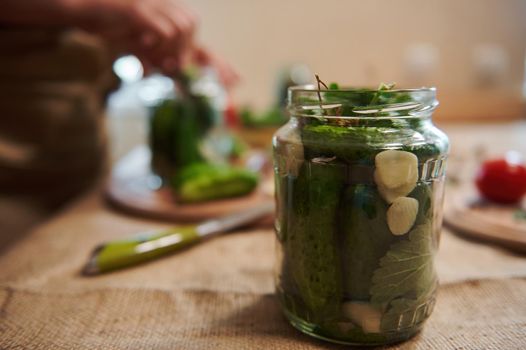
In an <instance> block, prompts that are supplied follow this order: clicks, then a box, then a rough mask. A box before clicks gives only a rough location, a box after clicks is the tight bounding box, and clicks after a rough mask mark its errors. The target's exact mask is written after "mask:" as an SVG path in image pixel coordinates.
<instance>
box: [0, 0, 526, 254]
mask: <svg viewBox="0 0 526 350" xmlns="http://www.w3.org/2000/svg"><path fill="white" fill-rule="evenodd" d="M187 3H188V5H190V6H191V7H192V8H193V9H194V10H195V12H196V13H197V14H198V16H199V17H200V25H199V31H198V33H197V35H198V37H199V41H200V42H202V43H203V44H204V46H207V47H209V48H210V49H211V50H212V51H214V52H216V53H217V54H219V55H220V56H222V57H223V58H224V59H225V60H226V61H228V62H229V63H230V64H231V65H232V66H233V67H234V68H235V69H236V70H237V72H238V73H239V75H240V76H241V81H240V83H239V84H238V85H237V86H236V87H235V88H234V89H233V90H232V98H231V100H230V103H233V104H234V106H235V107H236V109H238V111H241V110H242V108H243V106H249V107H250V108H251V110H252V112H253V114H256V115H257V114H265V113H267V112H268V111H271V112H272V108H274V107H275V106H276V105H277V104H279V102H280V97H279V96H280V94H281V93H282V92H283V91H284V90H283V86H284V85H285V83H287V82H288V83H298V82H301V83H305V82H308V81H309V80H310V81H312V80H313V78H314V77H313V74H314V73H316V74H319V76H320V77H321V78H322V79H323V80H324V81H325V82H327V83H329V82H333V81H336V82H338V83H340V85H349V86H364V87H365V86H368V87H377V86H378V85H379V84H380V83H381V82H396V84H397V86H398V87H402V88H403V87H421V86H436V87H437V90H438V100H439V101H440V106H439V108H438V110H437V111H436V112H435V114H434V119H435V122H436V123H437V124H438V126H439V127H441V128H442V129H444V130H445V131H446V132H447V133H448V135H449V136H450V138H451V144H452V149H453V152H454V153H455V152H457V154H463V153H470V152H471V153H476V152H479V153H484V152H486V153H491V154H496V155H498V154H503V153H504V152H505V151H507V150H508V149H515V150H518V151H520V152H523V154H526V137H525V135H526V123H525V122H524V121H522V122H518V121H519V120H521V119H524V117H525V114H526V113H525V108H524V107H525V100H526V75H525V65H526V1H524V0H479V1H468V0H428V1H418V0H398V1H386V0H384V1H381V0H369V1H363V0H362V1H357V0H325V1H306V0H287V1H278V0H266V1H243V0H222V1H212V0H192V1H190V0H188V1H187ZM39 35H40V34H39ZM39 35H37V36H36V37H37V39H38V40H40V39H39V38H40V36H39ZM43 37H44V39H45V40H48V39H46V37H45V35H43ZM13 38H14V39H13ZM13 38H11V39H10V40H13V42H11V43H10V42H9V40H7V41H6V40H5V38H4V37H1V38H0V44H2V45H3V46H1V47H0V49H2V48H3V49H5V52H2V51H1V50H0V54H2V55H3V54H4V53H5V57H7V58H6V59H3V61H2V64H1V65H0V75H2V77H7V78H6V81H9V79H11V72H12V71H15V70H14V69H12V68H11V67H12V66H16V67H18V68H19V70H18V72H17V73H20V72H23V73H24V74H25V72H26V71H27V72H29V73H27V76H28V77H33V78H34V77H36V79H35V81H37V83H36V84H35V85H34V86H29V85H28V84H25V83H23V82H22V81H21V80H20V79H19V80H15V81H14V82H11V83H9V84H11V85H9V87H8V88H7V89H4V90H3V93H2V96H1V101H0V102H1V105H0V107H1V108H2V109H3V110H4V111H7V112H5V113H15V112H13V111H18V110H17V109H16V108H19V106H22V107H23V108H22V109H21V110H23V113H22V114H23V118H27V119H23V118H22V117H20V118H18V117H16V116H15V118H13V120H15V121H16V122H15V123H11V124H10V125H9V123H8V122H6V123H4V126H6V125H7V127H6V129H5V130H0V141H2V142H3V144H2V143H1V142H0V146H2V145H3V148H2V149H0V158H2V156H3V157H4V158H6V159H7V161H8V164H10V163H9V162H15V161H16V162H19V161H20V162H22V163H23V161H25V158H27V159H29V160H31V157H32V155H33V153H35V154H36V155H40V153H38V152H36V151H35V152H33V151H32V150H33V147H36V148H35V149H37V148H38V147H40V146H42V144H45V146H46V147H47V148H43V149H44V150H45V151H46V152H47V151H50V152H48V153H47V154H48V155H53V154H54V153H53V152H55V153H57V154H60V157H62V158H60V157H56V158H53V159H48V158H45V157H43V159H44V160H45V162H43V163H42V164H45V165H46V166H47V167H48V168H47V170H46V171H48V170H49V169H52V170H60V169H59V168H57V167H55V166H54V165H53V164H67V165H71V164H72V163H73V162H75V161H79V163H82V161H84V162H85V161H86V159H88V158H82V157H79V155H78V154H77V153H76V152H77V151H76V150H75V148H67V147H66V148H65V147H64V143H63V140H62V138H61V137H62V136H61V137H58V136H57V135H63V134H64V133H65V134H67V135H69V136H70V138H71V139H72V140H70V142H73V141H75V142H77V144H78V145H77V146H78V147H84V146H85V145H88V146H89V147H91V148H93V149H95V151H93V152H92V155H94V156H93V162H94V163H97V162H98V161H99V160H100V158H102V157H98V156H97V154H99V153H97V152H99V149H101V150H102V149H103V148H104V147H105V144H104V142H105V141H104V140H105V138H104V137H101V138H100V140H99V139H97V140H96V142H94V141H93V140H92V139H91V138H92V137H93V136H90V135H91V134H90V132H91V133H92V134H97V135H98V133H96V131H97V130H98V127H99V125H97V124H89V126H90V127H91V128H93V130H91V129H90V130H87V129H86V127H85V126H83V125H82V124H78V125H69V124H68V123H67V122H68V120H70V119H75V120H76V121H77V122H78V121H79V120H81V119H82V118H78V117H79V116H85V117H86V119H87V117H90V118H91V117H93V116H95V115H97V114H103V113H104V111H103V106H101V105H99V104H97V103H94V101H93V98H92V97H93V96H92V94H93V95H94V94H100V92H101V91H103V89H102V88H99V86H98V85H99V83H100V82H99V81H95V80H96V79H95V78H97V77H98V75H101V76H103V75H104V74H103V73H107V72H102V70H103V69H104V65H103V64H102V63H101V62H103V61H104V59H102V58H101V57H99V56H98V55H99V53H98V52H99V51H100V50H99V49H98V44H97V43H95V42H94V41H93V40H91V39H89V38H88V39H87V38H86V36H82V35H81V37H80V39H82V40H77V39H79V36H78V35H73V36H71V40H70V38H69V37H66V38H65V39H61V40H62V41H61V44H62V45H63V46H64V47H65V48H64V49H62V48H59V49H57V50H56V52H55V51H53V52H52V54H53V55H56V56H57V57H58V58H59V59H62V60H63V61H64V62H65V63H60V61H59V60H58V59H57V61H56V62H55V61H50V62H51V65H50V66H51V68H50V71H51V73H49V72H48V71H45V72H40V71H39V70H42V66H40V65H39V64H36V63H38V62H41V61H42V60H46V59H47V56H45V55H42V56H38V57H36V58H38V59H40V60H41V61H38V60H34V59H33V57H31V56H30V55H29V54H27V55H26V56H24V59H19V58H18V57H17V56H16V55H15V56H13V57H14V58H13V57H8V56H9V54H10V51H9V50H11V49H10V48H11V47H18V45H19V44H20V42H19V40H18V39H17V37H16V36H14V37H13ZM30 39H31V38H30ZM73 39H75V40H73ZM31 40H33V39H31ZM28 42H29V41H28ZM78 42H81V43H82V44H81V45H78V44H77V43H78ZM29 44H31V42H29ZM20 45H21V47H23V45H22V44H20ZM28 46H30V45H28ZM94 48H97V50H95V49H94ZM24 52H25V51H22V50H20V52H19V53H24ZM28 52H29V51H28ZM94 52H95V53H94ZM2 55H0V56H2ZM53 57H55V56H53ZM35 62H36V63H35ZM57 62H59V63H57ZM48 63H49V62H48ZM20 67H21V68H20ZM101 67H102V68H101ZM81 68H82V69H81ZM113 69H114V71H115V73H116V74H117V75H118V76H120V77H121V83H120V86H119V89H118V90H116V91H114V92H113V93H112V94H111V95H110V96H109V98H108V100H107V106H106V111H105V114H106V117H107V118H105V119H104V123H105V124H106V125H105V126H106V127H107V131H106V134H107V143H108V146H109V147H108V150H109V153H110V161H109V162H108V163H109V165H111V164H115V162H116V161H117V160H119V159H121V157H123V156H124V155H126V154H127V153H128V152H129V151H130V150H132V149H133V148H134V147H136V146H137V145H141V144H146V143H147V138H148V135H147V133H148V127H147V126H148V121H147V118H148V109H147V105H148V103H149V102H148V101H150V102H151V101H153V100H155V99H156V98H158V97H159V96H162V95H163V94H164V93H166V92H167V91H169V90H170V89H171V88H172V86H173V82H172V81H171V79H168V78H166V77H163V76H160V75H155V76H153V77H148V78H146V79H141V78H142V75H143V73H142V68H141V66H140V64H139V63H138V61H137V60H136V59H134V58H133V57H125V58H121V59H119V60H117V61H116V62H115V64H114V65H113ZM55 70H56V71H55ZM81 70H82V71H81ZM48 73H49V74H51V75H53V77H52V78H53V79H54V78H56V77H58V78H59V79H58V80H57V81H58V82H59V84H55V83H56V81H52V80H49V77H47V76H46V74H48ZM20 74H21V76H22V75H23V74H22V73H20ZM68 75H69V76H76V78H75V79H71V80H69V79H70V77H69V76H68ZM65 77H66V78H65ZM92 78H93V79H92ZM17 79H18V78H17ZM40 79H41V80H42V81H43V83H42V81H41V80H40ZM45 79H48V80H45ZM60 79H62V80H60ZM92 80H93V81H92ZM77 83H79V84H77ZM54 84H55V85H54ZM68 84H71V85H68ZM100 85H103V86H104V88H105V89H106V86H107V85H111V84H106V83H105V82H104V84H102V83H100ZM33 87H35V91H37V93H36V92H34V91H33V90H31V89H33ZM114 87H115V86H114ZM15 88H16V89H15ZM28 91H29V92H28ZM42 91H44V93H43V94H42ZM85 91H87V92H85ZM84 92H85V93H84ZM38 94H41V95H43V96H44V97H45V98H43V99H42V101H40V100H36V99H34V98H33V97H32V96H36V95H38ZM83 94H84V95H85V96H84V95H83ZM48 95H49V96H51V97H49V96H48ZM13 96H14V97H13ZM27 96H30V98H29V99H28V98H27ZM39 96H40V95H39ZM47 99H55V100H56V102H53V103H52V104H49V105H48V104H47V101H48V100H47ZM28 100H30V101H31V103H27V101H28ZM55 100H54V101H55ZM13 101H14V102H13ZM15 102H16V103H15ZM37 102H38V103H37ZM6 106H7V107H6ZM9 107H11V108H13V109H11V110H9ZM48 107H49V110H50V111H51V113H48V114H49V115H48V114H45V113H44V112H42V111H46V110H47V108H48ZM34 111H36V112H34ZM55 112H56V113H55ZM38 113H41V114H42V115H39V118H34V117H35V115H38ZM46 113H47V112H46ZM13 116H14V114H13ZM17 118H18V119H17ZM46 118H47V119H46ZM48 119H49V120H48ZM57 120H58V122H57V123H56V124H57V125H59V127H57V129H56V130H57V132H61V133H63V134H60V133H57V134H53V129H46V128H45V127H43V126H41V124H40V123H42V125H45V122H49V121H54V122H56V121H57ZM97 121H99V119H97ZM24 123H26V124H24ZM60 123H62V124H60ZM496 123H498V125H499V126H498V128H500V130H501V132H500V135H503V134H504V135H507V140H506V142H495V146H494V147H492V149H485V150H480V149H479V148H478V146H479V142H480V141H481V140H485V141H487V140H491V139H492V138H494V137H495V136H494V133H493V132H494V130H495V128H496V126H495V125H496ZM30 124H31V125H32V126H33V129H34V131H35V133H34V134H32V135H30V136H31V137H32V138H31V139H25V138H21V140H22V141H21V142H20V145H22V146H24V144H25V143H28V144H29V146H30V147H28V148H27V150H28V151H27V152H26V147H25V146H24V147H21V148H20V149H21V150H22V151H20V150H18V149H17V148H16V147H14V148H13V147H11V143H10V142H11V141H12V140H11V139H12V138H13V135H15V136H16V133H17V132H20V134H21V135H22V136H23V137H26V136H27V135H26V134H27V133H24V132H23V131H24V129H26V126H24V125H30ZM87 125H88V124H87ZM473 125H476V126H477V131H476V132H472V131H473V129H474V128H473ZM70 127H71V130H72V131H71V132H70V131H68V130H70V129H67V128H70ZM102 127H104V125H103V126H102ZM277 127H278V125H273V126H272V127H270V128H268V129H269V130H266V131H265V132H264V133H263V136H264V137H266V140H267V145H269V142H270V135H272V132H273V131H274V130H275V129H276V128H277ZM95 129H97V130H95ZM79 130H83V131H89V132H84V134H82V133H81V134H82V135H83V136H86V140H84V139H82V138H79V135H80V134H79V133H77V134H75V132H77V131H79ZM73 131H75V132H73ZM46 133H47V134H46ZM241 134H243V135H245V136H246V137H247V138H248V139H252V140H254V139H255V138H256V135H257V134H256V133H254V134H251V130H250V128H246V129H245V130H244V131H243V130H242V131H241ZM247 135H248V136H247ZM4 136H5V139H2V137H4ZM258 137H259V136H258ZM13 139H15V138H13ZM42 140H43V141H42ZM17 142H18V141H17ZM17 142H15V143H14V145H15V146H18V143H17ZM39 142H41V143H40V144H39ZM486 143H488V142H486ZM6 145H7V146H6ZM6 147H7V148H6ZM267 147H268V146H267ZM32 152H33V153H32ZM68 152H69V153H68ZM101 152H102V151H101ZM26 153H27V154H26ZM44 153H45V152H42V154H44ZM26 156H27V157H26ZM17 157H18V158H20V159H18V158H17ZM64 159H65V160H64ZM458 159H461V161H457V163H462V162H463V160H462V159H463V158H458ZM458 159H457V160H458ZM16 162H15V163H13V164H15V166H11V165H9V166H10V167H11V168H10V170H12V169H15V170H17V168H16V167H17V166H18V165H17V164H18V163H16ZM20 162H19V163H20ZM450 164H451V165H454V164H455V160H454V159H452V162H451V163H450ZM53 168H55V169H53ZM2 169H3V168H1V167H0V178H1V176H3V175H5V174H2V171H1V170H2ZM22 169H23V168H22ZM17 171H18V170H17ZM16 174H17V173H16V172H15V173H14V175H12V174H11V175H12V176H11V177H12V178H14V179H15V180H18V179H19V178H20V177H19V176H17V175H16ZM44 174H47V173H44ZM49 174H50V175H49V177H50V178H52V177H53V176H54V175H53V174H54V173H53V172H52V171H51V172H49ZM79 174H80V177H83V178H88V176H85V174H86V172H85V171H84V170H83V169H82V168H78V169H75V171H74V172H73V173H72V176H71V178H74V177H76V178H78V177H79ZM37 178H38V176H30V177H28V178H27V180H28V182H31V181H33V180H35V179H37ZM22 180H24V179H22ZM65 185H66V184H64V183H60V185H57V186H47V185H45V186H41V187H49V188H50V190H51V191H55V190H56V188H60V187H61V186H65ZM24 187H25V188H26V190H27V191H26V195H27V194H29V197H32V196H33V194H34V193H33V190H31V189H30V188H29V187H27V186H24ZM11 192H12V191H11ZM11 192H10V193H9V194H7V195H5V193H1V191H0V213H1V214H2V215H0V233H1V232H4V233H6V234H5V235H4V236H9V237H11V238H12V237H14V236H15V235H16V232H20V231H22V230H25V229H27V228H29V227H30V226H31V225H33V224H34V223H37V222H40V221H41V220H42V219H43V218H45V217H46V216H47V215H48V212H41V211H40V208H39V207H33V206H30V205H27V202H26V198H25V197H24V199H23V201H20V200H18V199H16V198H15V197H14V196H13V193H11ZM15 195H16V193H15ZM30 199H31V198H30ZM11 232H12V233H11ZM1 236H2V235H0V246H1V245H2V244H1V243H2V238H1ZM0 250H1V247H0Z"/></svg>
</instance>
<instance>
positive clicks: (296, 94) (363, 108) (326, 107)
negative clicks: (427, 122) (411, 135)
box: [288, 84, 438, 119]
mask: <svg viewBox="0 0 526 350" xmlns="http://www.w3.org/2000/svg"><path fill="white" fill-rule="evenodd" d="M437 106H438V101H437V99H436V88H435V87H421V88H409V89H386V90H381V89H372V88H357V87H344V88H338V89H320V90H318V88H317V87H316V86H315V85H312V84H310V85H297V86H291V87H289V89H288V111H289V112H290V114H291V115H292V116H298V117H327V118H367V117H369V118H370V117H374V118H383V119H392V118H425V117H430V116H431V112H432V111H433V110H434V109H435V108H436V107H437Z"/></svg>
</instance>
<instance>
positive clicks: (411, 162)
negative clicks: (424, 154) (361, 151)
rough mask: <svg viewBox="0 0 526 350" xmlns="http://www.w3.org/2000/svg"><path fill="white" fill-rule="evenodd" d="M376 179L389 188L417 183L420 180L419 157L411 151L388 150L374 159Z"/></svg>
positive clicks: (379, 183) (378, 182)
mask: <svg viewBox="0 0 526 350" xmlns="http://www.w3.org/2000/svg"><path fill="white" fill-rule="evenodd" d="M374 163H375V166H376V170H375V180H376V182H377V184H378V185H381V186H383V187H385V188H387V189H389V190H392V189H396V188H400V187H402V186H408V185H409V184H413V187H414V185H416V181H417V180H418V158H417V157H416V156H415V155H414V154H413V153H411V152H406V151H398V150H387V151H382V152H380V153H378V154H377V155H376V157H375V159H374Z"/></svg>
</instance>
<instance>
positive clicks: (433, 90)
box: [289, 84, 436, 94]
mask: <svg viewBox="0 0 526 350" xmlns="http://www.w3.org/2000/svg"><path fill="white" fill-rule="evenodd" d="M289 91H303V92H318V88H317V87H316V86H315V85H314V84H305V85H294V86H290V87H289ZM319 91H321V92H326V91H330V92H340V91H341V92H354V93H374V92H378V91H379V90H378V89H374V88H371V87H364V88H361V87H344V88H338V89H321V90H319ZM381 91H383V92H388V93H404V92H409V93H411V92H429V93H432V94H436V87H434V86H430V87H426V86H422V87H419V88H403V89H389V90H381Z"/></svg>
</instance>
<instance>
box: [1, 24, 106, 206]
mask: <svg viewBox="0 0 526 350" xmlns="http://www.w3.org/2000/svg"><path fill="white" fill-rule="evenodd" d="M111 63H112V62H111V59H110V56H109V54H108V52H107V50H105V48H104V46H103V45H102V43H101V42H100V41H98V40H97V39H96V38H94V37H92V36H89V35H87V34H85V33H82V32H79V31H56V30H34V29H31V30H26V29H12V28H11V29H7V28H0V195H3V196H6V195H7V196H9V195H25V196H27V197H30V198H31V199H32V200H34V201H36V202H39V203H42V204H44V205H46V206H56V205H58V204H61V203H62V202H64V201H65V200H67V199H70V198H71V197H73V196H75V195H76V194H78V193H79V192H81V191H82V190H84V189H86V188H87V187H89V186H90V185H92V184H93V183H94V182H96V181H97V179H98V178H99V175H100V174H101V170H102V169H103V168H104V166H103V165H104V163H105V146H106V137H105V132H104V120H103V115H104V99H105V96H106V94H107V93H108V92H109V91H110V89H111V88H113V87H115V85H116V78H115V77H114V75H113V74H112V70H111Z"/></svg>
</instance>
